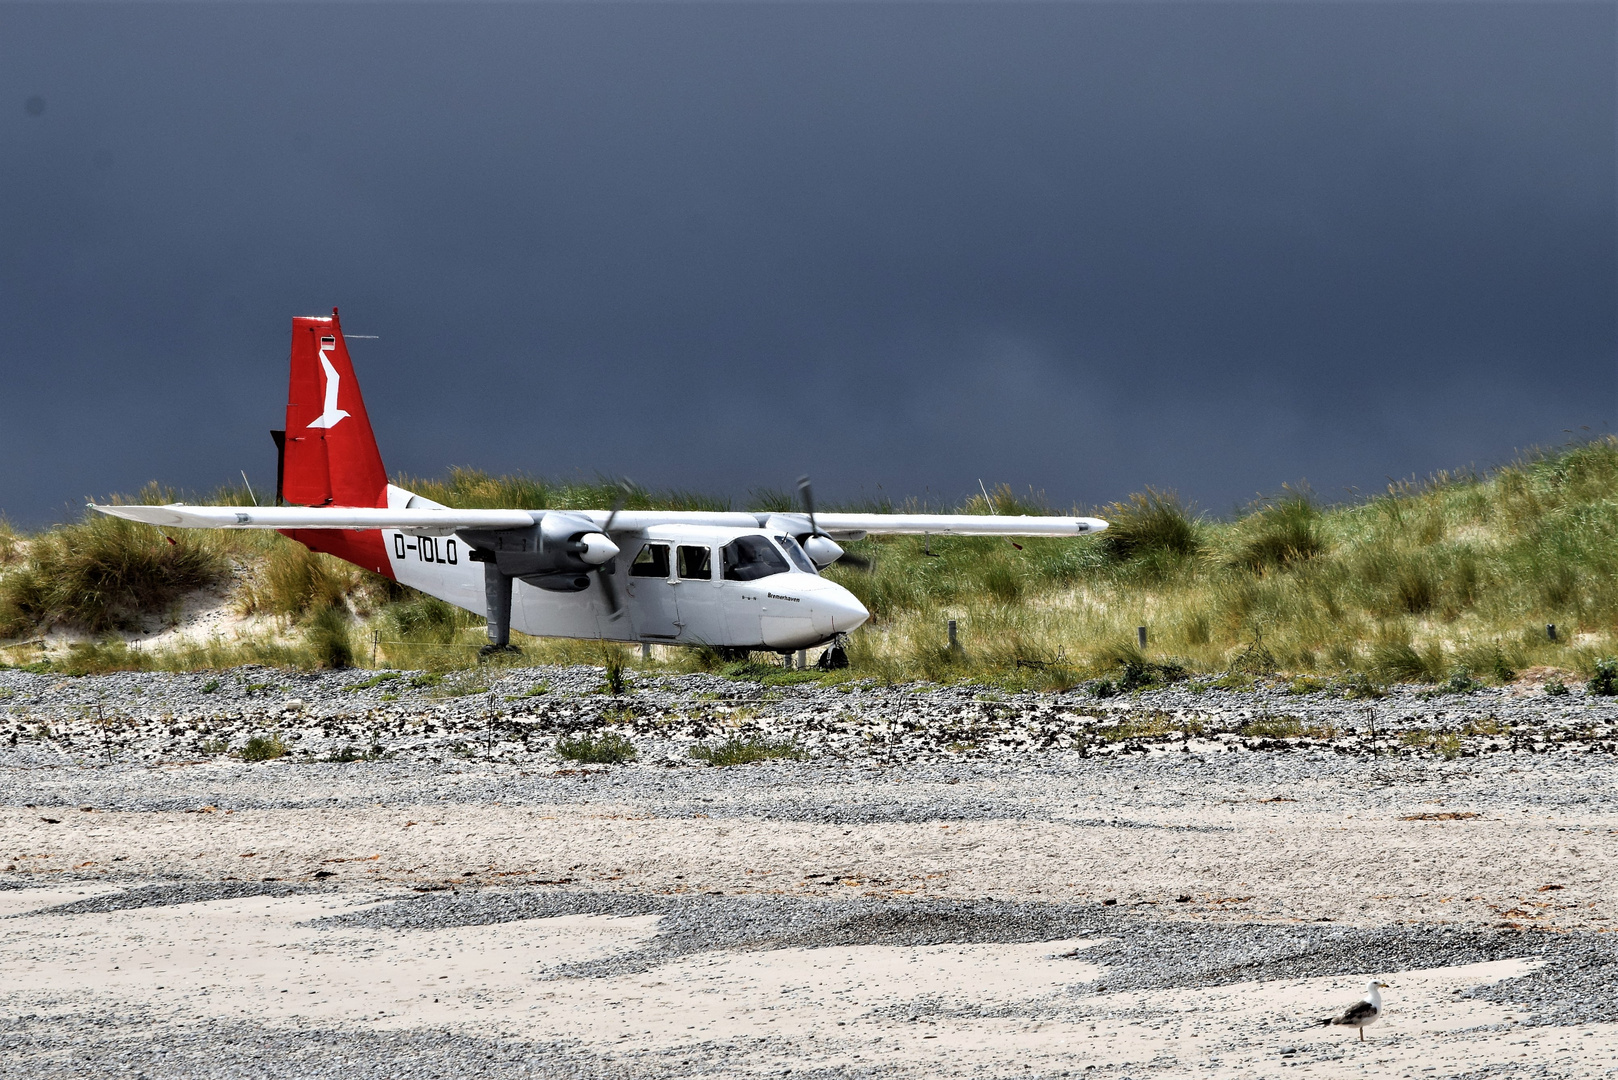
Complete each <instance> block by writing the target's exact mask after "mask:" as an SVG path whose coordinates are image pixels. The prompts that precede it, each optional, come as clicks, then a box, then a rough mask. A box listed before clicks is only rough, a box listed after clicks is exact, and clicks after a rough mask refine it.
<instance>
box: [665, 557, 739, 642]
mask: <svg viewBox="0 0 1618 1080" xmlns="http://www.w3.org/2000/svg"><path fill="white" fill-rule="evenodd" d="M674 552H675V555H674V574H675V576H674V581H675V588H676V591H677V593H678V596H677V599H678V600H679V604H680V640H681V641H688V642H691V643H693V644H700V645H723V644H727V641H726V636H725V609H724V607H723V606H722V605H721V604H720V596H719V585H720V583H719V582H717V581H715V580H714V573H713V566H714V562H713V549H712V548H710V547H708V546H706V545H704V544H681V545H680V546H679V547H677V548H675V549H674Z"/></svg>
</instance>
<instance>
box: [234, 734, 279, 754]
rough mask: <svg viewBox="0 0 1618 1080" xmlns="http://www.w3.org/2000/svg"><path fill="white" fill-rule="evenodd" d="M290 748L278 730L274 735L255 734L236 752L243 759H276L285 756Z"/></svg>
mask: <svg viewBox="0 0 1618 1080" xmlns="http://www.w3.org/2000/svg"><path fill="white" fill-rule="evenodd" d="M290 749H291V747H289V746H288V745H287V743H286V740H285V739H283V738H281V735H280V733H279V732H277V733H275V734H272V735H254V736H253V737H252V738H250V739H248V740H247V742H246V743H245V744H244V745H243V746H242V748H241V749H240V750H238V751H237V752H236V756H237V757H239V758H241V759H242V760H243V761H274V760H275V759H276V758H281V757H285V756H286V754H287V751H288V750H290Z"/></svg>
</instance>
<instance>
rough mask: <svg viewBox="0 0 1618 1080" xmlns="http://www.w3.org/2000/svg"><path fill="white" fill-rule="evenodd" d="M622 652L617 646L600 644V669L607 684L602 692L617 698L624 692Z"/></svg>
mask: <svg viewBox="0 0 1618 1080" xmlns="http://www.w3.org/2000/svg"><path fill="white" fill-rule="evenodd" d="M624 664H625V660H624V650H623V648H622V647H621V646H618V645H608V644H607V643H606V642H602V644H601V668H602V674H604V675H606V677H607V682H606V684H605V685H604V686H602V688H601V689H602V691H603V692H604V693H608V694H611V695H613V696H614V697H617V696H618V695H619V694H622V693H623V692H624Z"/></svg>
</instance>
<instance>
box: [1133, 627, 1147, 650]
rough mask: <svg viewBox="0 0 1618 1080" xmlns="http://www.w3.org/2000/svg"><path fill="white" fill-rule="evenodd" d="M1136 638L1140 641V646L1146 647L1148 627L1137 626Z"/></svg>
mask: <svg viewBox="0 0 1618 1080" xmlns="http://www.w3.org/2000/svg"><path fill="white" fill-rule="evenodd" d="M1135 640H1136V641H1138V642H1140V647H1141V648H1143V649H1144V648H1146V627H1144V626H1137V627H1135Z"/></svg>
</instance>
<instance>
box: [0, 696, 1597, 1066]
mask: <svg viewBox="0 0 1618 1080" xmlns="http://www.w3.org/2000/svg"><path fill="white" fill-rule="evenodd" d="M492 674H493V675H496V676H498V678H496V679H494V680H493V681H488V682H485V681H483V679H484V678H485V677H486V676H484V675H482V674H479V673H473V674H472V675H470V676H458V677H451V678H450V679H449V680H446V681H439V682H433V681H431V680H430V679H427V678H417V676H415V675H412V674H411V673H405V674H403V675H401V676H400V677H399V678H395V679H387V680H384V681H381V682H374V681H373V680H375V674H374V673H371V672H346V673H329V674H322V675H303V674H288V673H285V672H279V671H269V670H266V669H244V670H240V671H235V672H230V673H226V674H223V675H217V676H210V675H189V674H188V675H170V674H148V673H141V674H119V675H108V676H97V677H86V678H73V679H63V678H60V677H53V676H45V675H35V674H30V673H25V672H19V671H0V710H3V711H0V777H3V778H4V787H3V788H0V796H3V797H0V837H4V838H5V843H6V853H7V854H8V855H9V858H10V861H9V863H0V868H3V872H0V905H3V906H0V911H3V912H4V913H5V916H6V917H5V920H4V921H0V926H3V927H6V928H7V929H8V932H7V933H6V934H0V942H5V943H6V944H5V946H4V947H5V948H6V949H7V950H8V951H7V952H6V955H5V957H4V958H3V960H4V966H5V967H7V968H8V969H10V970H13V971H16V972H20V973H22V974H20V975H18V976H17V977H16V980H15V981H12V982H11V989H9V990H6V991H4V992H0V1076H7V1077H9V1076H30V1077H33V1076H114V1075H116V1076H120V1077H128V1076H148V1077H152V1078H158V1077H164V1078H167V1077H175V1078H181V1077H184V1078H190V1077H198V1078H200V1077H208V1078H213V1077H226V1076H318V1075H335V1074H337V1073H342V1074H344V1075H348V1076H357V1077H373V1076H375V1077H383V1076H388V1077H394V1076H398V1077H418V1076H419V1077H429V1076H489V1077H507V1076H532V1077H553V1076H555V1077H562V1076H569V1077H574V1076H576V1077H589V1078H594V1077H603V1078H605V1077H665V1076H697V1075H702V1076H733V1075H734V1076H742V1075H748V1076H753V1075H761V1074H769V1075H783V1074H788V1073H790V1074H791V1075H797V1076H824V1077H828V1078H829V1077H864V1076H906V1077H908V1076H912V1075H914V1076H933V1075H994V1076H1010V1075H1016V1076H1067V1075H1073V1076H1078V1075H1083V1076H1106V1077H1140V1076H1156V1075H1161V1076H1179V1075H1186V1074H1188V1073H1190V1072H1192V1071H1195V1072H1197V1073H1198V1074H1206V1075H1209V1076H1225V1075H1229V1076H1271V1075H1274V1076H1283V1075H1286V1076H1290V1075H1295V1074H1296V1071H1297V1070H1302V1071H1303V1072H1305V1073H1309V1074H1312V1075H1327V1076H1330V1075H1347V1074H1349V1073H1352V1074H1353V1075H1356V1076H1358V1075H1365V1074H1366V1073H1374V1074H1378V1075H1397V1076H1405V1075H1409V1076H1453V1077H1479V1078H1482V1077H1505V1076H1580V1077H1583V1076H1614V1075H1618V1025H1614V1024H1612V1023H1610V1022H1609V1021H1608V1020H1607V1019H1606V1017H1607V1015H1608V1013H1609V1012H1610V1008H1609V1007H1608V1005H1607V1000H1608V997H1609V995H1610V987H1611V986H1612V985H1613V984H1614V980H1615V977H1618V942H1615V941H1614V938H1613V936H1612V935H1611V934H1609V933H1607V929H1608V927H1609V926H1610V925H1613V924H1614V920H1618V896H1615V895H1614V893H1613V890H1612V887H1611V886H1612V880H1613V869H1614V867H1618V846H1615V845H1614V843H1613V839H1614V837H1615V836H1618V795H1615V794H1614V792H1615V791H1618V786H1615V784H1614V780H1615V779H1618V776H1615V775H1614V772H1615V769H1618V755H1615V754H1614V752H1613V751H1614V746H1615V738H1618V702H1615V701H1614V700H1613V699H1603V698H1587V697H1586V696H1585V694H1584V692H1583V690H1582V689H1579V688H1574V689H1573V690H1572V692H1571V693H1569V694H1567V695H1560V696H1550V695H1546V694H1545V693H1543V692H1542V691H1541V690H1538V689H1532V688H1528V689H1523V688H1507V689H1504V690H1500V689H1491V690H1482V691H1477V692H1473V693H1469V694H1445V695H1431V696H1423V695H1422V694H1419V693H1417V692H1415V691H1414V690H1410V689H1408V688H1402V689H1397V690H1395V692H1394V693H1392V694H1390V695H1389V696H1388V697H1386V698H1382V699H1378V700H1374V701H1345V700H1343V699H1342V698H1341V697H1333V696H1330V695H1327V694H1324V693H1314V694H1302V695H1294V694H1291V693H1288V692H1287V691H1286V689H1285V688H1283V687H1279V686H1276V687H1270V688H1267V689H1265V688H1261V689H1259V690H1257V691H1254V692H1233V691H1223V690H1217V689H1201V690H1198V689H1194V688H1189V687H1186V686H1184V685H1182V686H1180V687H1178V688H1173V689H1168V690H1158V691H1149V692H1145V693H1140V694H1136V695H1125V696H1121V697H1113V698H1107V699H1101V700H1098V699H1095V698H1093V697H1090V696H1089V695H1087V694H1085V693H1083V692H1071V693H1067V694H1061V695H1008V694H1000V693H995V692H986V691H984V690H983V689H982V688H962V687H953V688H937V687H875V686H861V685H850V684H842V685H838V686H833V687H821V686H818V685H812V684H799V685H783V686H761V685H759V684H758V683H752V682H735V681H731V680H727V679H722V678H719V677H716V676H709V675H691V676H668V677H654V676H644V677H641V678H640V680H639V681H638V682H637V683H636V684H635V685H633V686H632V687H631V691H630V693H628V694H626V695H624V696H622V697H618V698H615V697H613V696H611V695H607V694H602V693H599V692H598V691H599V690H600V684H601V682H602V675H601V672H600V671H599V670H596V669H590V668H569V669H517V670H500V671H497V672H494V673H492ZM413 679H414V680H415V681H416V682H418V683H419V684H420V685H415V686H412V685H411V682H412V680H413ZM457 680H460V681H457ZM366 684H369V685H366ZM607 730H612V731H616V732H618V733H620V734H623V735H625V736H627V737H628V738H630V739H631V740H632V741H633V742H634V743H635V745H636V747H637V749H638V750H639V755H640V756H639V759H638V761H637V762H636V763H634V764H631V765H622V766H580V765H578V764H576V763H572V762H566V761H563V760H560V759H559V758H558V757H557V755H556V752H555V749H554V747H555V742H556V740H557V739H558V738H560V737H564V736H567V735H572V734H578V733H581V732H583V733H599V732H602V731H607ZM267 734H276V735H279V736H280V737H281V738H282V739H283V740H285V742H286V744H287V745H289V746H290V747H291V752H290V753H289V754H287V755H286V756H285V757H282V758H281V759H280V760H276V761H266V762H260V763H251V762H247V761H243V760H240V759H239V758H238V757H235V756H232V754H233V752H235V751H239V750H240V748H241V747H242V746H243V745H244V744H245V743H246V741H247V740H248V739H249V738H251V737H253V736H255V735H258V736H263V735H267ZM730 737H741V738H752V739H763V740H770V741H776V742H788V743H790V744H792V745H793V746H794V747H796V748H797V749H798V750H799V751H800V752H801V753H802V754H803V755H804V758H803V759H802V760H777V761H770V762H762V763H757V764H752V765H744V766H735V767H728V768H717V767H711V766H707V765H704V764H701V763H700V762H698V761H696V760H694V759H693V758H692V757H691V756H690V753H689V751H690V748H691V747H692V746H693V745H696V744H698V743H706V744H709V745H711V744H713V743H715V742H716V741H718V740H720V739H723V738H730ZM345 748H348V749H350V750H351V751H353V752H358V753H361V754H365V755H367V756H366V757H365V758H362V759H361V760H354V761H338V762H326V761H322V759H323V758H328V757H332V756H334V755H338V754H339V753H340V752H341V751H343V750H344V749H345ZM244 849H245V850H244ZM360 852H379V853H380V854H376V855H368V854H359V853H360ZM249 865H251V866H252V872H251V873H250V874H249V873H248V872H247V871H246V869H245V868H246V867H247V866H249ZM468 865H469V866H471V867H472V869H467V870H464V871H463V870H462V867H463V866H468ZM265 879H270V880H265ZM1238 879H1239V880H1238ZM473 881H478V882H484V884H472V882H473ZM1249 894H1251V895H1249ZM255 919H263V920H269V922H266V923H265V924H264V925H265V926H266V927H268V928H269V929H266V930H265V931H262V932H259V931H255V932H254V933H252V934H249V933H247V932H246V931H245V930H243V929H242V927H243V926H245V925H247V924H248V923H249V922H250V921H251V920H255ZM252 925H258V924H256V923H253V924H252ZM187 943H190V944H187ZM208 943H214V944H212V945H210V944H208ZM142 950H146V951H144V952H143V951H142ZM152 950H160V951H157V952H154V951H152ZM231 950H236V951H235V952H232V951H231ZM1030 950H1031V951H1030ZM214 951H218V952H219V955H220V957H221V958H216V959H212V960H210V959H209V957H213V956H214ZM508 956H509V957H516V958H517V959H516V960H512V961H509V962H510V963H513V964H520V966H521V970H520V972H516V973H513V970H512V969H510V968H509V967H508V968H506V969H504V970H502V968H501V967H500V965H501V964H507V963H508V960H506V959H491V958H505V957H508ZM227 957H228V958H231V959H230V962H229V963H228V964H226V963H225V961H224V959H222V958H227ZM379 957H386V959H379ZM115 961H121V962H118V963H115ZM294 961H295V965H294ZM479 964H481V965H484V966H481V967H480V966H477V965H479ZM188 965H189V966H188ZM210 965H212V966H210ZM278 965H279V966H278ZM288 965H294V966H290V967H289V966H288ZM299 965H301V966H299ZM367 965H370V966H367ZM489 965H494V966H489ZM440 968H442V970H443V971H449V972H451V973H452V974H451V975H444V974H440V973H439V972H440ZM148 971H150V972H165V971H166V972H171V973H172V972H175V971H180V972H182V974H181V975H178V976H176V975H173V974H170V975H168V976H165V979H166V980H168V981H165V982H164V983H163V984H162V985H156V984H154V983H152V976H149V975H140V976H139V978H137V973H140V972H148ZM185 972H189V974H183V973H185ZM367 973H372V974H367ZM1377 974H1381V975H1384V976H1386V977H1387V978H1388V979H1389V981H1390V982H1392V983H1393V984H1394V989H1392V990H1390V991H1389V992H1388V993H1389V1003H1390V1004H1389V1010H1390V1011H1389V1019H1388V1020H1387V1022H1386V1023H1385V1024H1384V1025H1379V1026H1377V1027H1373V1028H1372V1029H1370V1032H1369V1033H1368V1035H1369V1041H1368V1042H1367V1043H1365V1044H1358V1043H1356V1042H1353V1041H1351V1040H1352V1033H1350V1034H1349V1035H1347V1036H1345V1035H1343V1033H1342V1031H1341V1029H1329V1028H1328V1029H1321V1028H1318V1027H1311V1026H1310V1025H1309V1023H1308V1021H1309V1019H1310V1018H1312V1017H1318V1016H1323V1015H1326V1014H1327V1013H1330V1012H1332V1011H1334V1010H1335V1009H1336V1008H1340V1007H1341V1006H1342V1005H1344V1004H1346V1003H1347V1002H1348V1001H1350V1000H1352V999H1353V997H1354V996H1355V995H1356V994H1357V993H1358V991H1359V988H1360V987H1361V986H1363V981H1364V979H1365V978H1366V977H1369V976H1371V975H1377ZM452 975H453V978H452ZM141 979H145V980H146V981H144V982H143V981H140V980H141ZM344 980H350V982H344ZM438 980H450V981H451V983H452V984H454V985H456V986H462V984H463V983H464V989H462V990H460V991H458V993H459V996H458V997H455V998H454V999H451V998H448V997H445V998H444V1000H443V1001H442V1002H440V1001H439V997H432V996H431V995H432V994H435V993H438V991H437V990H435V989H433V988H436V987H438V986H440V985H441V982H440V981H438ZM840 980H841V981H840ZM8 981H9V980H8ZM176 983H178V985H180V986H181V987H182V990H183V992H182V993H181V994H180V996H174V995H175V993H176V990H175V986H176ZM383 983H387V984H390V985H389V986H388V987H387V988H386V989H384V988H383V987H382V985H381V984H383ZM445 985H447V984H445ZM272 986H279V987H281V988H282V989H281V990H280V991H279V993H281V994H285V995H286V996H285V997H273V996H265V995H266V994H267V993H273V992H272V991H270V990H267V988H268V987H272ZM344 986H348V987H349V989H347V990H343V989H342V987H344ZM305 987H314V988H316V989H308V990H306V989H303V988H305ZM326 987H331V988H333V989H332V990H331V1000H330V1001H329V1002H328V1001H327V1000H326V998H325V996H324V995H323V994H322V996H320V998H319V1005H320V1007H319V1008H315V1007H314V1006H313V1005H309V1006H299V1008H292V1007H291V1006H288V1005H287V1004H286V1003H287V1002H292V1003H293V1005H297V1004H298V1000H295V999H294V997H293V995H294V994H299V993H308V994H320V993H321V989H322V988H326ZM368 995H369V996H368ZM388 995H393V996H391V997H390V996H388ZM817 995H818V996H817ZM440 996H442V995H440ZM373 997H374V1000H372V998H373ZM429 997H431V1000H428V998H429ZM300 1000H301V999H300ZM367 1001H370V1002H371V1003H370V1004H365V1002H367ZM452 1001H453V1004H454V1008H455V1010H457V1011H445V1010H449V1009H450V1008H451V1005H452ZM636 1002H638V1003H639V1004H635V1003H636ZM362 1006H363V1007H362ZM435 1009H436V1010H437V1011H434V1010H435ZM716 1009H717V1010H718V1011H715V1010H716ZM289 1010H290V1011H289ZM300 1010H301V1011H300ZM687 1014H689V1017H687ZM1214 1016H1219V1017H1223V1020H1220V1021H1216V1020H1214V1019H1212V1017H1214ZM688 1018H689V1020H690V1021H691V1022H690V1023H687V1022H685V1021H686V1019H688ZM771 1025H773V1026H771ZM856 1033H857V1034H856ZM1283 1070H1284V1071H1283Z"/></svg>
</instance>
